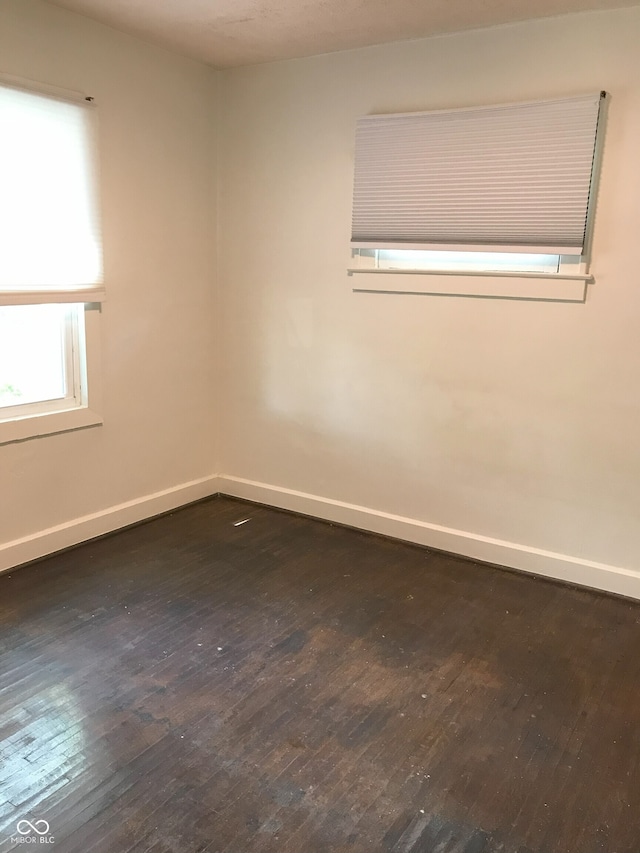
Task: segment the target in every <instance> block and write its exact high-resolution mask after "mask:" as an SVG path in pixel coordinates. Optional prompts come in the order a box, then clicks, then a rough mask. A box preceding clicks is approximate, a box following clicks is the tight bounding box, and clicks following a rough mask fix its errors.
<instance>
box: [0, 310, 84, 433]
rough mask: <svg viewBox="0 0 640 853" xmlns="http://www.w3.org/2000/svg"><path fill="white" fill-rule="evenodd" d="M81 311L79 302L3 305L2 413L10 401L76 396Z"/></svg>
mask: <svg viewBox="0 0 640 853" xmlns="http://www.w3.org/2000/svg"><path fill="white" fill-rule="evenodd" d="M80 316H81V313H80V311H79V306H77V305H12V306H4V307H1V308H0V419H1V418H2V413H3V410H4V411H5V412H6V410H7V408H8V407H27V406H30V405H31V404H33V403H41V402H47V401H51V402H52V403H54V402H55V401H64V400H73V399H74V396H75V391H74V388H75V384H76V382H75V374H76V366H75V358H74V355H75V354H74V351H73V341H74V340H76V339H77V331H76V329H77V325H78V322H79V317H80ZM17 413H18V414H19V413H20V410H18V412H17ZM7 414H8V413H7ZM13 414H16V412H12V415H13Z"/></svg>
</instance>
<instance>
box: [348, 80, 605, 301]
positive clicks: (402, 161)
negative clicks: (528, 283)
mask: <svg viewBox="0 0 640 853" xmlns="http://www.w3.org/2000/svg"><path fill="white" fill-rule="evenodd" d="M604 102H605V93H604V92H600V93H597V94H595V95H587V96H581V97H575V98H563V99H558V100H552V101H536V102H529V103H524V104H507V105H502V106H500V105H499V106H494V107H475V108H469V109H460V110H443V111H435V112H428V113H409V114H394V115H374V116H366V117H364V118H362V119H360V120H359V122H358V127H357V134H356V154H355V178H354V198H353V228H352V242H351V244H352V258H353V265H352V268H351V270H350V272H364V273H374V272H375V273H385V274H388V273H391V272H393V273H403V274H405V275H406V274H408V273H424V272H428V273H437V274H439V275H451V274H459V275H469V274H474V275H485V276H492V277H495V276H498V277H499V276H517V277H519V278H520V277H531V278H533V277H547V278H548V277H553V278H554V279H555V280H556V281H558V280H561V279H562V280H569V281H571V280H574V281H578V282H581V283H584V282H585V281H587V280H589V279H590V276H589V274H588V263H589V253H590V236H591V229H592V223H593V211H594V206H595V204H594V202H595V195H596V176H597V170H596V164H597V160H598V154H599V145H598V141H599V139H600V138H601V136H602V134H601V133H600V134H598V131H599V130H601V128H602V112H603V105H604ZM382 286H384V287H385V289H386V287H387V285H386V283H385V285H381V287H382Z"/></svg>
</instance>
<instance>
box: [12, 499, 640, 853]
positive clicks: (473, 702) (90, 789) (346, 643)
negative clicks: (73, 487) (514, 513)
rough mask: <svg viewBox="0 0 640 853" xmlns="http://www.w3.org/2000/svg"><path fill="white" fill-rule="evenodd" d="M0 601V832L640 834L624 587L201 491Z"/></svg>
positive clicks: (64, 560)
mask: <svg viewBox="0 0 640 853" xmlns="http://www.w3.org/2000/svg"><path fill="white" fill-rule="evenodd" d="M246 518H248V519H249V521H247V522H246V523H244V524H242V525H239V526H236V525H235V523H236V522H237V521H242V520H244V519H246ZM0 621H1V625H2V631H1V633H0V759H1V763H0V783H1V794H2V797H0V850H2V851H4V850H11V849H14V848H15V847H16V845H15V844H14V843H13V842H12V841H11V836H12V835H13V836H15V832H16V824H17V822H18V821H20V820H24V819H26V820H30V821H32V822H33V823H35V822H36V821H38V820H46V821H48V822H49V824H50V826H51V833H52V834H53V836H54V837H55V847H52V849H55V850H56V851H57V853H81V851H86V850H91V851H92V853H333V851H335V853H372V851H375V853H378V851H379V852H380V853H422V851H424V853H598V851H602V853H639V851H640V821H639V819H638V817H637V816H638V814H640V605H639V604H638V603H635V602H631V601H626V600H623V599H616V598H614V597H611V596H607V595H603V594H598V593H594V592H590V591H587V590H578V589H572V588H570V587H568V586H564V585H561V584H556V583H552V582H547V581H544V580H542V579H537V578H532V577H527V576H525V575H520V574H516V573H512V572H507V571H504V570H500V569H497V568H493V567H490V566H482V565H479V564H477V563H473V562H471V561H468V560H463V559H462V558H457V557H454V556H451V555H446V554H439V553H435V552H431V551H429V550H428V549H424V548H418V547H415V546H411V545H407V544H403V543H400V542H394V541H391V540H387V539H384V538H382V537H376V536H372V535H368V534H364V533H361V532H358V531H354V530H349V529H345V528H341V527H339V526H335V525H329V524H325V523H322V522H317V521H314V520H312V519H309V518H304V517H300V516H296V515H293V514H289V513H284V512H279V511H276V510H272V509H269V508H266V507H262V506H256V505H252V504H248V503H244V502H242V501H237V500H232V499H228V498H217V499H211V500H208V501H203V502H201V503H198V504H194V505H192V506H190V507H187V508H185V509H183V510H179V511H176V512H173V513H170V514H168V515H166V516H164V517H162V518H158V519H156V520H153V521H151V522H149V523H146V524H144V525H140V526H138V527H135V528H130V529H127V530H124V531H121V532H120V533H117V534H114V535H111V536H109V537H105V538H104V539H101V540H96V541H93V542H89V543H87V544H85V545H83V546H81V547H78V548H76V549H73V550H71V551H68V552H66V553H61V554H58V555H54V556H53V557H50V558H48V559H46V560H43V561H41V562H39V563H36V564H33V565H31V566H27V567H24V568H22V569H20V570H15V571H13V572H11V573H8V574H5V575H2V576H0Z"/></svg>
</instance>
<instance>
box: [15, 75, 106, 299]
mask: <svg viewBox="0 0 640 853" xmlns="http://www.w3.org/2000/svg"><path fill="white" fill-rule="evenodd" d="M92 121H93V118H92V106H91V105H90V104H89V103H87V102H85V101H83V100H78V101H70V100H64V99H61V98H59V97H53V96H49V95H46V94H42V93H39V92H35V91H30V90H27V89H22V88H18V87H14V86H11V85H9V86H6V85H3V84H0V188H1V191H0V304H12V303H14V302H17V303H20V302H29V301H47V294H49V293H50V295H51V300H50V301H57V302H64V301H93V299H94V298H95V299H96V300H98V299H99V298H100V294H101V293H102V248H101V244H102V241H101V233H100V222H99V216H98V200H97V187H96V174H95V157H94V144H95V143H94V136H93V126H92Z"/></svg>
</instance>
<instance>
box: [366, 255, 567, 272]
mask: <svg viewBox="0 0 640 853" xmlns="http://www.w3.org/2000/svg"><path fill="white" fill-rule="evenodd" d="M352 254H353V257H354V258H356V257H360V258H362V259H364V260H363V266H364V267H365V268H366V267H373V268H375V269H382V270H443V271H445V270H457V271H461V272H464V271H465V270H468V271H469V272H472V271H474V270H475V271H482V272H538V273H557V272H559V270H560V260H561V256H560V255H542V254H537V253H530V254H522V253H517V252H437V251H430V250H422V249H354V250H353V253H352ZM576 261H579V258H576Z"/></svg>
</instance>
